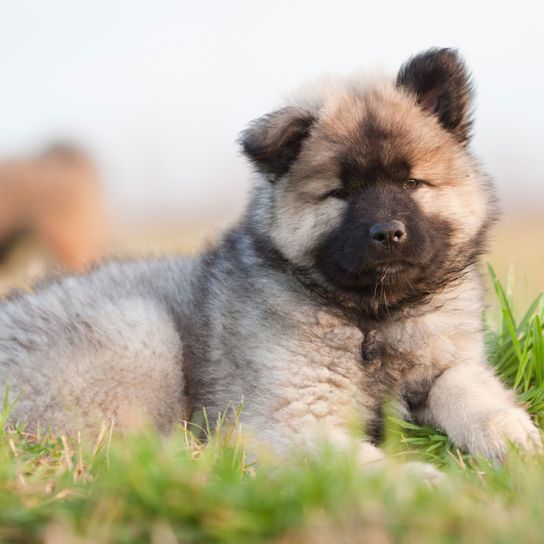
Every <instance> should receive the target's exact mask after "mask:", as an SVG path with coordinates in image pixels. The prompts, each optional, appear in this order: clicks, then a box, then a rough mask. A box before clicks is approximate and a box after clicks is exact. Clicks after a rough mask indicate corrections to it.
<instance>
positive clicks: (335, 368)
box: [0, 59, 539, 461]
mask: <svg viewBox="0 0 544 544" xmlns="http://www.w3.org/2000/svg"><path fill="white" fill-rule="evenodd" d="M450 60H451V59H450ZM359 85H363V84H362V83H360V84H359ZM365 88H366V87H357V86H355V84H354V83H353V82H349V84H343V86H340V89H341V90H340V91H338V89H337V90H336V91H335V92H336V93H337V95H338V96H339V98H338V97H337V98H334V97H333V98H334V99H331V98H330V97H331V96H332V95H334V93H333V92H332V91H331V90H330V88H329V90H328V91H327V93H326V96H328V97H329V98H328V99H329V100H332V102H333V105H332V106H331V105H330V104H327V103H325V102H324V101H325V99H323V101H322V102H319V101H317V102H316V101H315V100H314V102H312V104H314V105H313V106H312V108H313V110H311V118H312V123H316V124H317V127H318V128H317V129H315V130H316V131H319V130H320V129H319V126H320V125H319V123H320V122H321V123H322V124H323V126H324V127H325V128H326V129H327V130H332V129H331V127H333V128H334V129H335V130H336V129H338V130H339V131H340V130H341V131H347V130H348V128H349V127H347V126H346V123H345V122H340V121H339V120H338V119H339V117H338V115H339V114H338V113H335V111H336V110H335V108H337V107H338V108H342V107H344V108H345V107H348V106H342V104H343V103H344V102H346V100H347V102H346V103H348V104H349V108H357V107H358V105H357V104H361V108H362V109H363V110H364V109H365V108H366V109H368V108H370V107H372V108H375V111H374V116H373V118H378V119H379V118H380V117H379V116H380V115H381V116H382V117H383V115H385V116H386V117H387V116H389V115H393V114H392V113H391V107H390V106H387V107H386V105H387V104H389V103H390V101H393V102H392V103H394V104H398V115H400V116H403V115H411V116H412V117H413V118H414V119H416V120H417V119H421V121H420V122H421V126H420V127H419V126H418V127H416V129H417V130H416V132H413V133H411V134H410V135H409V138H411V140H410V145H411V146H412V148H413V147H414V146H415V145H417V138H418V137H419V136H418V134H422V135H423V136H422V138H423V139H425V137H427V140H429V138H428V136H429V132H430V133H431V135H432V134H436V139H437V140H440V141H443V142H444V144H443V145H442V147H440V148H437V149H438V150H437V151H436V158H435V160H436V161H437V164H440V161H442V162H444V163H447V165H448V168H451V167H452V165H457V167H458V168H459V169H460V170H459V171H460V172H461V173H462V175H461V174H459V178H460V179H462V180H468V181H463V182H462V183H463V184H464V185H460V186H459V187H451V188H449V187H448V188H447V189H440V191H442V193H440V194H444V195H445V196H444V197H443V201H442V204H441V201H440V199H438V200H437V199H436V198H433V199H431V203H432V206H433V213H434V215H433V218H432V221H431V223H430V224H432V225H435V224H442V223H443V222H445V221H449V223H448V224H449V225H450V227H451V228H450V227H449V228H448V229H443V230H442V231H441V232H442V233H443V236H444V237H447V239H446V238H445V239H444V242H443V246H444V247H443V248H442V250H441V251H442V253H441V255H442V257H441V260H440V264H437V265H436V266H441V267H442V269H440V270H441V273H440V274H441V275H440V277H439V278H437V281H435V282H434V283H433V282H431V283H429V281H427V282H426V284H425V285H426V286H427V287H428V286H429V285H432V286H434V290H433V291H432V292H428V288H427V290H426V291H425V292H424V295H425V296H423V295H422V296H418V297H413V296H412V297H410V296H409V293H408V294H406V293H404V291H403V290H399V289H400V288H398V287H396V288H395V289H396V290H393V287H391V293H394V294H395V296H396V299H395V304H394V305H393V306H391V307H390V306H389V305H388V300H387V292H388V291H387V290H388V289H389V288H390V285H393V284H387V283H385V284H382V285H381V286H380V285H378V284H376V288H378V287H380V289H378V290H376V289H375V292H374V296H373V297H371V298H372V300H370V302H369V301H368V300H366V299H365V302H364V304H363V303H362V301H361V300H360V299H359V298H357V297H355V298H350V296H349V295H347V294H346V292H345V291H342V290H340V289H339V288H338V289H337V288H336V287H335V286H334V285H331V283H330V281H327V280H326V279H325V278H324V277H323V275H322V274H321V273H320V272H319V270H316V268H315V267H314V264H313V261H312V259H313V258H314V257H313V255H314V253H313V251H314V250H315V248H316V247H318V246H320V244H321V242H322V241H323V239H324V238H325V237H326V236H328V235H329V234H330V233H331V232H332V231H334V229H335V228H337V227H338V225H339V223H340V222H341V219H342V217H343V214H344V210H345V206H346V205H345V203H342V202H340V201H337V200H334V199H332V200H331V199H329V200H327V201H326V202H325V201H323V200H318V201H316V202H315V203H312V198H313V199H314V200H315V198H316V197H315V196H312V194H311V191H310V192H309V191H308V190H306V192H304V191H302V190H301V189H300V187H298V186H297V188H294V183H295V182H294V180H295V179H297V177H298V178H301V177H302V176H305V177H308V176H310V174H309V172H310V170H311V168H310V167H309V166H308V165H309V164H310V163H311V160H309V158H308V157H310V158H311V157H313V156H318V155H319V157H323V156H325V155H324V152H323V149H320V148H319V138H318V137H316V138H317V139H316V138H314V140H312V139H311V136H309V134H310V132H311V131H310V128H309V125H307V124H305V125H304V130H298V129H297V130H291V131H289V130H287V129H285V128H284V126H283V124H282V127H281V130H279V129H278V128H277V126H275V127H274V130H271V129H270V128H269V127H268V129H266V138H264V137H263V138H261V139H259V138H258V136H259V130H261V129H260V128H259V126H260V125H259V123H257V124H255V125H253V126H252V129H251V135H250V136H251V138H252V144H251V146H250V145H248V146H247V149H249V150H250V151H248V153H249V152H253V151H254V150H258V153H257V152H255V154H254V156H253V157H252V160H254V162H255V163H256V164H257V168H258V172H257V173H256V176H255V180H254V181H255V183H254V190H253V196H252V199H251V202H250V204H249V206H248V210H247V212H246V214H245V215H244V216H243V218H242V219H241V220H240V222H239V223H238V224H237V225H236V226H234V227H233V228H231V229H230V230H229V231H228V232H227V233H226V234H225V235H224V237H223V238H222V240H221V241H220V242H219V243H218V244H217V245H216V246H215V247H213V248H211V249H209V250H207V251H205V252H203V253H202V254H201V255H199V256H197V257H195V258H194V259H185V258H168V259H164V260H147V261H146V260H144V261H140V262H133V263H121V262H111V263H108V264H105V265H103V266H102V267H101V268H100V269H98V270H96V271H94V272H92V273H90V274H88V275H85V276H71V277H64V278H61V279H60V280H57V281H54V282H52V283H50V284H49V285H46V286H43V287H40V288H38V289H37V290H36V292H35V293H32V294H17V295H14V296H13V297H11V298H10V299H9V300H7V301H4V302H3V303H2V304H1V305H0V387H3V386H5V385H8V386H9V391H10V395H11V400H12V401H14V400H15V399H16V398H17V399H18V400H17V402H16V404H15V409H14V412H13V414H12V416H11V422H17V421H23V422H26V423H27V425H28V428H29V429H31V430H35V429H36V428H37V427H41V428H44V427H52V428H53V429H54V430H57V431H62V432H64V431H68V432H74V431H76V430H78V429H87V430H89V429H90V430H93V429H96V428H97V425H99V424H100V422H101V421H104V420H107V421H110V420H114V421H115V422H116V424H117V425H118V426H119V427H121V428H127V427H128V428H130V427H131V426H132V425H134V424H137V423H138V422H139V421H142V420H146V419H150V420H151V421H152V422H153V423H154V424H155V425H156V426H157V427H158V428H159V429H160V430H161V431H163V432H168V430H169V429H170V428H171V427H172V425H174V424H175V423H176V422H178V421H180V420H182V419H185V420H187V419H191V418H193V417H194V416H195V415H196V414H197V413H198V412H199V411H200V410H201V409H202V408H203V407H205V408H206V410H207V412H208V414H209V416H210V419H211V420H212V421H213V420H214V419H215V417H216V416H217V415H218V413H219V412H220V411H223V410H225V408H226V407H227V406H228V405H229V404H235V405H236V404H238V403H239V402H240V401H242V400H243V402H244V410H243V412H242V423H243V424H244V425H246V428H248V429H249V430H250V432H251V433H252V434H253V435H254V436H255V437H256V438H257V439H258V440H260V441H263V442H265V443H267V444H268V445H270V446H271V447H273V448H274V449H275V450H277V451H285V449H286V448H288V447H289V446H290V445H291V444H293V443H295V442H297V443H299V444H304V445H305V446H308V447H310V448H311V447H314V446H315V444H316V443H317V439H318V438H319V437H321V436H326V437H329V438H331V439H333V440H334V441H335V442H336V443H337V444H339V445H340V446H344V445H346V444H349V443H350V437H349V433H348V432H347V429H348V428H349V427H350V425H351V424H352V423H353V422H356V423H358V424H359V425H360V426H362V427H366V428H367V430H368V432H369V435H370V436H371V438H372V437H376V436H377V434H378V433H377V432H376V430H377V429H379V426H380V413H381V407H382V404H383V402H384V401H385V400H386V399H387V398H389V397H390V396H391V395H393V396H395V397H396V398H397V399H398V400H399V402H400V405H401V406H402V407H403V409H404V411H405V413H406V415H407V417H414V418H415V419H416V420H418V421H421V422H425V423H430V424H433V425H436V426H438V427H440V428H442V429H445V430H446V431H447V432H448V433H449V434H450V436H451V437H452V439H453V440H454V441H455V442H456V443H457V444H458V445H459V446H460V447H464V448H466V449H468V450H469V451H471V452H473V453H481V454H484V455H487V456H489V457H491V458H501V457H502V456H503V455H504V453H505V451H506V445H507V441H508V440H513V441H514V442H516V443H518V444H520V445H522V446H524V447H527V448H529V447H531V444H535V443H538V441H539V438H538V433H537V432H536V429H535V428H534V426H533V425H532V423H531V422H530V420H529V417H528V416H527V415H526V414H525V412H523V411H522V410H521V409H520V408H518V407H517V406H516V405H515V403H514V401H513V396H512V394H511V393H510V392H508V391H506V390H505V389H504V388H503V387H502V385H501V384H500V383H499V381H498V380H497V379H496V378H495V377H494V376H493V373H492V371H491V370H490V369H489V368H488V366H487V365H486V363H485V351H484V343H483V334H482V323H481V313H482V297H481V280H480V276H479V273H478V271H477V267H476V266H475V264H474V256H475V255H477V254H478V253H479V249H478V248H479V247H480V242H479V241H477V239H478V237H479V236H481V231H482V229H485V228H486V226H487V225H488V223H489V221H490V218H491V217H492V215H493V206H492V203H493V198H492V194H491V193H490V188H489V184H488V181H487V178H486V177H485V176H484V175H483V174H481V172H480V170H479V167H478V166H477V164H476V163H475V162H474V160H473V159H472V157H471V156H470V154H469V152H468V151H467V150H466V149H465V146H464V142H463V145H460V144H458V143H457V142H456V141H455V139H453V138H451V139H450V138H449V135H448V134H446V131H445V129H444V128H442V127H440V126H439V124H438V123H437V122H434V121H433V120H432V119H430V118H429V115H428V114H427V113H425V112H424V111H421V110H419V109H418V107H419V106H418V104H417V103H416V101H415V100H413V99H412V98H411V97H410V96H407V95H406V94H405V93H404V91H402V90H399V89H397V88H396V87H395V86H394V84H393V83H391V82H386V83H383V82H379V83H378V84H375V85H374V84H373V85H371V86H370V91H365V90H364V89H365ZM350 93H351V94H350ZM365 93H366V94H365ZM346 97H347V98H346ZM342 100H344V102H342ZM361 101H362V102H361ZM338 104H340V106H338ZM283 111H284V112H285V111H288V110H283ZM295 111H296V112H297V114H299V113H300V109H299V108H298V106H297V109H296V110H295ZM339 111H344V114H345V113H346V111H345V110H339ZM382 111H383V112H386V113H381V112H382ZM406 112H407V113H406ZM347 113H349V112H347ZM320 116H321V117H320ZM335 116H336V117H335ZM418 116H419V117H418ZM351 117H353V116H351ZM351 117H350V116H349V115H348V116H347V118H351ZM268 119H273V120H274V122H275V123H277V120H276V119H277V118H275V117H273V116H272V117H269V118H268ZM319 119H322V121H320V120H319ZM336 120H338V122H336ZM284 121H285V119H283V118H282V123H284ZM385 121H387V119H386V118H384V120H383V122H385ZM335 122H336V125H335ZM327 123H328V124H327ZM397 124H398V123H397ZM399 126H402V127H404V125H399ZM407 126H410V127H411V124H410V123H407ZM327 127H328V128H327ZM338 127H339V128H338ZM312 130H314V129H313V128H312ZM323 130H325V129H323ZM255 131H256V132H255ZM433 131H434V132H433ZM275 134H281V141H276V142H272V144H273V146H279V147H281V146H285V145H291V146H293V147H292V148H291V149H288V150H286V149H285V147H283V148H282V150H281V155H279V156H278V155H275V154H274V153H275V151H274V149H275V148H271V147H267V146H269V145H272V144H270V143H269V141H268V140H269V139H273V138H274V135H275ZM285 134H288V136H285ZM316 134H319V133H318V132H316ZM399 134H400V133H399ZM399 134H397V135H396V136H395V138H396V139H395V145H402V142H403V136H402V134H400V135H399ZM296 138H305V139H307V140H305V141H304V142H300V141H299V142H295V141H294V140H293V139H296ZM407 138H408V136H407ZM414 138H415V140H414ZM431 139H432V138H431ZM414 141H415V142H416V143H414ZM312 146H314V147H312ZM448 146H449V148H451V149H449V148H448ZM388 152H389V153H391V151H388ZM299 153H300V157H299V156H298V154H299ZM423 155H425V154H423ZM424 158H425V160H427V159H428V157H427V156H426V155H425V156H424ZM274 160H275V162H274ZM261 161H266V164H265V165H263V167H262V168H260V162H261ZM271 161H272V162H271ZM286 161H287V162H286ZM305 161H306V162H305ZM272 168H273V169H274V172H273V173H274V176H273V179H272V180H271V179H270V172H271V170H272ZM285 168H287V174H283V172H284V169H285ZM291 174H292V175H291ZM319 184H321V186H320V187H321V188H320V189H319V191H320V192H321V193H323V192H326V190H327V184H330V185H331V186H332V188H334V185H335V184H337V180H335V179H334V175H333V174H330V175H329V174H327V173H326V172H321V181H319V182H318V183H317V185H319ZM312 187H313V185H312ZM330 188H331V187H330V186H329V187H328V190H329V191H330ZM425 190H426V189H425ZM300 191H302V192H300ZM422 194H423V197H418V198H420V200H419V201H418V206H419V207H420V208H421V209H423V211H424V212H427V210H426V209H425V206H428V205H429V204H428V202H429V199H427V200H425V193H422ZM437 194H438V193H437ZM463 198H466V199H470V202H471V203H474V206H476V207H477V208H476V209H477V211H478V213H477V214H476V213H471V214H468V212H467V216H466V220H465V218H463V217H462V216H460V214H459V210H458V209H456V211H455V210H454V211H455V213H453V212H452V210H450V209H448V205H449V204H450V203H453V204H455V203H457V202H459V199H463ZM456 199H457V200H456ZM333 200H334V201H333ZM461 201H462V200H461ZM467 201H468V200H467ZM441 205H442V208H440V206H441ZM422 216H425V214H423V215H422ZM436 216H438V219H440V220H441V221H442V223H441V222H437V221H436ZM452 217H453V219H452ZM316 218H317V219H316ZM289 229H291V230H289ZM444 248H445V249H444ZM463 259H465V260H463ZM461 261H462V266H461V265H460V263H461ZM454 272H455V273H454ZM426 273H428V270H426ZM386 274H387V272H384V277H385V275H386ZM414 281H415V280H414ZM408 284H409V286H410V287H411V288H412V289H413V290H416V289H417V284H414V285H412V283H411V282H409V281H408ZM405 288H406V286H405V287H403V289H405ZM403 297H404V298H403ZM367 298H368V297H367ZM359 302H361V306H360V307H358V303H359ZM378 310H379V311H378ZM360 448H361V459H362V460H364V461H372V460H376V459H379V458H380V457H381V453H380V452H379V451H378V450H377V449H375V448H374V447H373V446H372V445H370V444H369V443H368V442H362V444H361V446H360Z"/></svg>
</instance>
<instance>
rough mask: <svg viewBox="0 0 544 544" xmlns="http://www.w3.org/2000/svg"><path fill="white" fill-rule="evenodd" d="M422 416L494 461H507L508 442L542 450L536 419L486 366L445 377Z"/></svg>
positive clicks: (459, 368)
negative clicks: (516, 401) (535, 424)
mask: <svg viewBox="0 0 544 544" xmlns="http://www.w3.org/2000/svg"><path fill="white" fill-rule="evenodd" d="M422 416H423V418H422V419H423V420H424V421H425V422H426V423H430V424H433V425H436V426H438V427H440V428H442V429H443V430H445V431H446V433H447V434H448V436H449V437H450V439H451V440H452V441H453V443H454V444H455V445H456V446H458V447H459V448H462V449H464V450H467V451H468V452H470V453H472V454H475V455H483V456H485V457H487V458H489V459H491V460H494V461H500V460H502V459H503V458H504V456H505V455H506V453H507V452H508V446H509V443H513V444H514V445H516V446H518V447H520V448H523V449H527V450H534V449H538V448H540V447H541V438H540V434H539V431H538V430H537V428H536V427H535V426H534V424H533V423H532V421H531V418H530V417H529V415H528V414H527V413H526V412H525V411H524V410H523V409H522V408H520V407H519V406H517V405H516V403H515V401H514V395H513V393H512V392H511V391H508V390H507V389H505V387H504V386H503V385H502V383H501V382H500V381H499V379H498V378H497V377H496V376H495V375H494V374H493V372H492V370H491V369H490V368H489V367H487V366H486V365H485V363H476V364H459V365H456V366H453V367H451V368H449V369H448V370H446V371H445V372H444V373H443V374H441V375H440V377H438V378H437V379H436V381H435V382H434V384H433V385H432V387H431V389H430V391H429V396H428V399H427V404H426V407H425V409H424V411H423V414H422Z"/></svg>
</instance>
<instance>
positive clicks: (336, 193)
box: [321, 189, 349, 200]
mask: <svg viewBox="0 0 544 544" xmlns="http://www.w3.org/2000/svg"><path fill="white" fill-rule="evenodd" d="M348 196H349V195H348V192H347V191H346V190H345V189H333V190H332V191H329V192H328V193H325V194H324V195H323V196H322V197H321V200H326V199H327V198H339V199H341V200H345V199H346V198H348Z"/></svg>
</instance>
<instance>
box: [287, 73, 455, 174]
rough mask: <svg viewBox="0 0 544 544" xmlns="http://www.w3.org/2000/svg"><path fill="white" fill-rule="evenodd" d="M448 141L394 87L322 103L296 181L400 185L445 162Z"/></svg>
mask: <svg viewBox="0 0 544 544" xmlns="http://www.w3.org/2000/svg"><path fill="white" fill-rule="evenodd" d="M452 147H454V146H452V139H451V137H450V135H449V134H448V133H446V131H444V130H443V129H441V127H440V126H439V123H438V122H437V120H436V119H435V118H434V117H432V116H431V115H429V114H426V113H425V112H423V111H422V110H421V108H420V107H419V106H418V105H417V104H416V102H415V98H413V97H411V96H409V95H407V94H406V93H404V92H402V91H400V90H399V89H398V88H396V87H395V86H394V85H393V84H391V85H387V84H380V85H379V86H376V87H370V88H365V89H355V90H354V89H347V90H346V89H345V90H342V91H337V92H336V93H334V94H332V93H331V94H330V95H329V96H328V97H326V99H324V101H323V103H322V105H321V108H320V111H319V114H318V121H317V122H316V124H315V127H314V129H313V131H312V134H311V136H310V138H309V139H308V141H307V143H306V145H305V146H304V147H303V152H302V153H301V156H300V160H299V161H298V162H299V164H298V165H297V168H295V171H294V172H293V173H294V174H295V175H297V174H298V175H301V176H306V177H307V176H310V177H326V178H328V179H331V178H335V179H338V178H340V179H341V180H342V182H346V183H359V182H361V180H364V181H365V182H374V181H379V180H380V179H382V178H383V179H391V180H402V179H406V178H407V177H410V176H414V177H415V176H418V175H422V174H425V173H426V172H427V171H429V172H430V171H436V170H437V168H438V166H437V164H438V163H441V164H444V163H445V162H448V161H449V160H450V158H451V155H452Z"/></svg>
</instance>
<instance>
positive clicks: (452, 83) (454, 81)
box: [397, 48, 473, 145]
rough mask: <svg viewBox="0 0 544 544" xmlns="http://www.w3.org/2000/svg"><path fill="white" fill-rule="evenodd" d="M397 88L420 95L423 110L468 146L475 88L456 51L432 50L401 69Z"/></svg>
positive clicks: (419, 100)
mask: <svg viewBox="0 0 544 544" xmlns="http://www.w3.org/2000/svg"><path fill="white" fill-rule="evenodd" d="M397 86H399V87H402V88H405V89H407V90H408V91H409V92H412V93H414V94H415V95H416V97H417V101H418V103H419V104H420V105H421V107H422V108H423V109H424V110H425V111H427V112H429V113H432V114H434V115H436V116H437V117H438V119H439V121H440V123H441V124H442V126H443V127H444V128H445V129H446V130H448V131H449V132H451V133H452V134H453V135H454V136H455V137H456V138H457V140H458V141H459V142H460V143H462V144H463V145H465V144H466V143H467V142H468V140H469V139H470V128H471V125H472V116H471V104H472V94H473V93H472V85H471V81H470V74H469V73H468V71H467V69H466V66H465V63H464V62H463V60H462V59H461V57H460V56H459V54H458V53H457V51H455V50H454V49H438V48H434V49H430V50H429V51H425V52H423V53H419V54H418V55H416V56H415V57H412V58H411V59H409V60H408V61H407V62H406V63H405V64H404V65H403V66H402V68H401V69H400V71H399V73H398V76H397Z"/></svg>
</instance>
